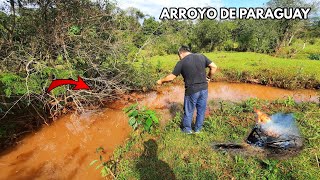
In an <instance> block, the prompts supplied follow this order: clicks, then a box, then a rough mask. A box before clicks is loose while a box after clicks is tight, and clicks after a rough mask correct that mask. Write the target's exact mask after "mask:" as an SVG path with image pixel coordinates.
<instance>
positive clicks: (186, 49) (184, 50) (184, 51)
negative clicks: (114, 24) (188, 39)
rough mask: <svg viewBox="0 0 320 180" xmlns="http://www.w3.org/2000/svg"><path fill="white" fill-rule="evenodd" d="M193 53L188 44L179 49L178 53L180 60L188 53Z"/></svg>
mask: <svg viewBox="0 0 320 180" xmlns="http://www.w3.org/2000/svg"><path fill="white" fill-rule="evenodd" d="M189 54H191V51H190V48H189V47H188V46H184V45H183V46H181V47H180V48H179V50H178V55H179V57H180V60H181V59H183V58H184V57H186V56H187V55H189Z"/></svg>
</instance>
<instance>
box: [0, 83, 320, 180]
mask: <svg viewBox="0 0 320 180" xmlns="http://www.w3.org/2000/svg"><path fill="white" fill-rule="evenodd" d="M183 96H184V87H183V86H182V85H167V86H164V87H162V88H161V89H159V90H158V91H157V92H150V93H147V94H145V95H133V96H130V98H131V100H133V101H137V102H139V103H141V104H143V105H146V106H147V107H148V108H152V109H158V110H159V111H162V115H163V117H165V118H167V117H168V116H169V115H168V114H169V110H168V106H169V104H172V103H182V102H183ZM288 96H292V97H293V98H294V100H295V101H297V102H303V101H314V102H318V99H317V92H316V91H312V90H298V91H289V90H283V89H278V88H272V87H265V86H259V85H251V84H233V83H224V82H219V83H210V85H209V99H210V100H212V99H222V100H231V101H241V100H245V99H248V98H260V99H266V100H275V99H283V98H286V97H288ZM130 98H128V99H130ZM124 99H125V98H124ZM126 100H127V99H125V100H123V101H119V102H115V103H114V104H112V105H111V106H110V107H109V108H106V109H104V110H101V111H91V112H86V113H84V114H82V115H76V114H72V115H66V116H64V117H61V118H60V119H59V120H57V121H55V122H54V123H52V124H51V125H50V126H44V127H43V128H42V129H40V130H39V131H37V132H34V133H32V134H30V135H28V136H27V137H25V138H24V139H23V140H21V141H20V142H19V143H18V145H17V146H16V147H14V148H12V149H9V150H7V151H6V152H4V153H2V154H1V156H0V179H1V180H2V179H100V178H101V177H100V174H99V171H97V170H95V167H94V166H91V167H89V164H90V162H91V161H92V160H94V159H98V155H97V154H96V153H95V150H96V148H97V147H100V146H102V147H104V149H105V157H106V158H109V157H110V156H111V155H112V152H113V151H114V150H115V148H116V147H117V146H119V145H122V144H124V143H125V141H126V139H128V137H129V134H130V131H131V129H130V127H129V126H128V123H127V117H126V115H125V114H124V113H123V112H122V110H121V109H122V108H123V107H124V106H126V105H127V104H128V102H127V101H126ZM131 103H132V102H131Z"/></svg>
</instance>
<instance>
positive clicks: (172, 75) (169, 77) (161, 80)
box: [157, 74, 177, 85]
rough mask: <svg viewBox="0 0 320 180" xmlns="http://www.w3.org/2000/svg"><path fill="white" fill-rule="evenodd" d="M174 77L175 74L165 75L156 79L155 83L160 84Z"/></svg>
mask: <svg viewBox="0 0 320 180" xmlns="http://www.w3.org/2000/svg"><path fill="white" fill-rule="evenodd" d="M176 77H177V76H175V75H174V74H169V75H168V76H166V77H165V78H163V79H160V80H158V81H157V84H159V85H161V84H162V83H165V82H169V81H172V80H174V79H175V78H176Z"/></svg>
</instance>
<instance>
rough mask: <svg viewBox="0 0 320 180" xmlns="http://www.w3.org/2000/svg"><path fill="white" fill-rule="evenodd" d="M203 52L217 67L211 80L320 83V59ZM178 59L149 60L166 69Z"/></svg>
mask: <svg viewBox="0 0 320 180" xmlns="http://www.w3.org/2000/svg"><path fill="white" fill-rule="evenodd" d="M205 55H206V56H207V57H208V58H209V59H211V60H212V61H213V62H215V63H216V64H217V66H218V67H219V69H220V71H219V72H218V73H216V75H215V78H214V80H216V81H231V82H249V83H258V84H263V85H270V86H274V87H280V88H285V89H312V88H315V87H317V86H319V84H320V61H312V60H307V59H285V58H277V57H273V56H270V55H265V54H259V53H253V52H214V53H205ZM177 61H178V57H177V56H176V55H167V56H155V57H152V58H150V62H151V63H152V64H154V65H155V66H157V67H158V68H159V69H161V70H162V71H163V72H166V73H169V72H171V71H172V70H173V68H174V66H175V64H176V63H177Z"/></svg>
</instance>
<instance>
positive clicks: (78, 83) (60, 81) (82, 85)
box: [47, 76, 90, 93]
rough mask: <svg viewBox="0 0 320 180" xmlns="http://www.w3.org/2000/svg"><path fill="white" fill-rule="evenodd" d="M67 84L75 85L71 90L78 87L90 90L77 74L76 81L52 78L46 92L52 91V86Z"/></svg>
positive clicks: (78, 88)
mask: <svg viewBox="0 0 320 180" xmlns="http://www.w3.org/2000/svg"><path fill="white" fill-rule="evenodd" d="M67 84H73V85H76V86H75V87H74V88H73V90H80V89H87V90H90V87H89V86H88V85H87V84H86V83H85V82H84V81H83V80H82V78H81V77H80V76H78V81H75V80H68V79H57V80H53V81H52V83H51V84H50V86H49V88H48V90H47V92H48V93H49V92H50V91H52V90H53V89H54V88H56V87H58V86H63V85H67Z"/></svg>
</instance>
